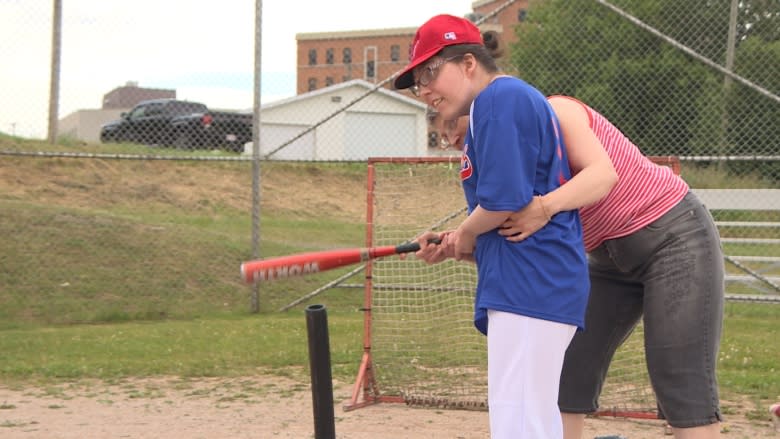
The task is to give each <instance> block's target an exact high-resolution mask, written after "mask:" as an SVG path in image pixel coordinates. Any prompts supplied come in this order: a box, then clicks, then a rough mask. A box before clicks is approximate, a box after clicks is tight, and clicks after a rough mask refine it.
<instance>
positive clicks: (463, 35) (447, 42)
mask: <svg viewBox="0 0 780 439" xmlns="http://www.w3.org/2000/svg"><path fill="white" fill-rule="evenodd" d="M455 44H482V33H481V32H480V31H479V28H478V27H477V26H476V25H474V23H472V22H471V21H469V20H467V19H465V18H460V17H455V16H453V15H447V14H442V15H437V16H435V17H433V18H431V19H430V20H428V21H426V22H425V23H424V24H423V25H422V26H420V28H419V29H417V33H416V34H415V35H414V39H413V40H412V45H411V47H410V48H409V64H408V65H407V66H406V67H404V69H403V70H402V71H401V74H400V75H398V77H397V78H395V82H394V84H393V85H394V86H395V88H396V89H398V90H401V89H404V88H409V87H411V86H412V85H414V76H413V75H412V70H414V68H415V67H417V66H419V65H420V64H422V63H424V62H425V61H428V60H429V59H431V57H433V56H434V55H436V54H437V53H439V51H440V50H441V49H443V48H445V47H447V46H452V45H455Z"/></svg>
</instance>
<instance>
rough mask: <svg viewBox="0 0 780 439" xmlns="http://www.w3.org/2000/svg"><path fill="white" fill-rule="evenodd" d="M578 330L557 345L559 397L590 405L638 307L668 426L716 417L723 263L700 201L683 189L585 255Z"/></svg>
mask: <svg viewBox="0 0 780 439" xmlns="http://www.w3.org/2000/svg"><path fill="white" fill-rule="evenodd" d="M588 261H589V265H590V281H591V291H590V298H589V299H588V309H587V312H586V317H585V329H584V330H583V331H578V332H577V333H576V334H575V335H574V339H573V340H572V342H571V344H570V345H569V348H568V349H567V351H566V357H565V359H564V365H563V371H562V374H561V385H560V393H559V396H558V406H559V407H560V409H561V411H562V412H565V413H592V412H595V411H596V410H597V409H598V398H599V394H600V393H601V389H602V386H603V383H604V378H605V376H606V374H607V369H608V368H609V363H610V361H611V360H612V356H613V354H614V353H615V350H616V349H617V348H618V347H619V346H620V344H621V343H623V341H625V340H626V338H627V337H628V336H629V335H630V334H631V332H632V331H633V329H634V327H635V326H636V324H637V322H638V321H639V319H640V317H642V315H643V314H644V334H645V340H644V341H645V355H646V357H647V368H648V373H649V375H650V381H651V383H652V386H653V390H654V391H655V394H656V398H657V400H658V407H659V409H660V412H661V416H662V417H664V418H666V420H667V422H669V424H670V425H672V426H673V427H677V428H689V427H697V426H702V425H709V424H712V423H715V422H718V421H720V420H721V413H720V405H719V397H718V383H717V377H716V373H715V366H716V363H717V361H718V349H719V346H720V336H721V330H722V326H723V302H724V283H723V282H724V267H723V253H722V249H721V246H720V238H719V235H718V231H717V229H716V227H715V224H714V222H713V220H712V216H711V215H710V213H709V211H708V210H707V208H706V207H705V206H704V205H703V204H702V203H701V202H700V201H699V199H698V198H696V196H695V195H694V194H693V193H691V192H689V193H688V194H687V195H686V196H685V198H683V199H682V200H681V201H680V202H679V203H678V204H677V205H676V206H675V207H674V208H672V209H671V210H670V211H669V212H667V213H666V214H664V215H663V216H662V217H661V218H659V219H657V220H656V221H654V222H653V223H651V224H649V225H648V226H646V227H644V228H643V229H641V230H639V231H637V232H635V233H633V234H632V235H629V236H625V237H622V238H617V239H611V240H608V241H605V242H604V243H603V244H602V245H600V246H599V247H598V248H596V249H595V250H593V251H592V252H591V253H590V254H589V255H588Z"/></svg>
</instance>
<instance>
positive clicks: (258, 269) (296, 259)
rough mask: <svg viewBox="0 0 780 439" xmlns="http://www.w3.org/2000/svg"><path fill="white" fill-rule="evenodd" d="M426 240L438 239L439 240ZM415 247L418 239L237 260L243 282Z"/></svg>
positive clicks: (336, 265)
mask: <svg viewBox="0 0 780 439" xmlns="http://www.w3.org/2000/svg"><path fill="white" fill-rule="evenodd" d="M430 242H432V243H438V242H439V240H432V241H430ZM419 249H420V245H419V244H418V243H416V242H408V243H405V244H401V245H396V246H392V245H388V246H384V247H368V248H345V249H338V250H325V251H319V252H310V253H299V254H295V255H288V256H280V257H276V258H267V259H260V260H255V261H247V262H244V263H243V264H241V278H242V279H243V280H244V282H247V283H252V282H255V281H262V282H267V281H272V280H279V279H286V278H288V277H293V276H303V275H306V274H312V273H319V272H322V271H327V270H332V269H334V268H339V267H344V266H347V265H352V264H357V263H359V262H365V261H367V260H369V259H376V258H381V257H384V256H391V255H397V254H401V253H410V252H416V251H417V250H419Z"/></svg>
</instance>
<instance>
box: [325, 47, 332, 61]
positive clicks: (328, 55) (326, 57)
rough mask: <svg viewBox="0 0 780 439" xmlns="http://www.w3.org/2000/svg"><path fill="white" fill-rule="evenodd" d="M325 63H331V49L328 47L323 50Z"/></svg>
mask: <svg viewBox="0 0 780 439" xmlns="http://www.w3.org/2000/svg"><path fill="white" fill-rule="evenodd" d="M325 63H326V64H333V49H328V50H326V51H325Z"/></svg>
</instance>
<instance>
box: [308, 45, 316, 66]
mask: <svg viewBox="0 0 780 439" xmlns="http://www.w3.org/2000/svg"><path fill="white" fill-rule="evenodd" d="M309 65H310V66H316V65H317V49H309Z"/></svg>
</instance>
